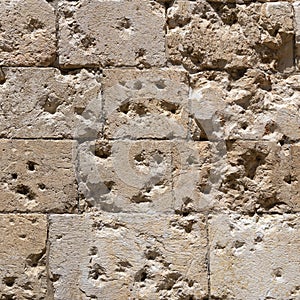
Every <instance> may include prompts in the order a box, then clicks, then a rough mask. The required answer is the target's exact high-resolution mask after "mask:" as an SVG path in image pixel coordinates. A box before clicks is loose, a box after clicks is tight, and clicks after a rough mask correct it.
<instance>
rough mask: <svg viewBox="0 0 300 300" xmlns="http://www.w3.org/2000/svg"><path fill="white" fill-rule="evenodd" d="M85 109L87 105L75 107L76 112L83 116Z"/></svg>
mask: <svg viewBox="0 0 300 300" xmlns="http://www.w3.org/2000/svg"><path fill="white" fill-rule="evenodd" d="M84 110H85V107H75V108H74V112H75V114H77V115H79V116H81V115H82V114H83V112H84Z"/></svg>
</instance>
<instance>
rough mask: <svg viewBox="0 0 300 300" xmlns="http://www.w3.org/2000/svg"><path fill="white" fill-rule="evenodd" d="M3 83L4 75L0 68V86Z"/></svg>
mask: <svg viewBox="0 0 300 300" xmlns="http://www.w3.org/2000/svg"><path fill="white" fill-rule="evenodd" d="M5 81H6V79H5V74H4V72H3V70H2V69H1V68H0V84H4V83H5Z"/></svg>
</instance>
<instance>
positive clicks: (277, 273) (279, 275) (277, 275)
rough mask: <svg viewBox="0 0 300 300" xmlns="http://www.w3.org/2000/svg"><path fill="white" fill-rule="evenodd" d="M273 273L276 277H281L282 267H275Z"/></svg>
mask: <svg viewBox="0 0 300 300" xmlns="http://www.w3.org/2000/svg"><path fill="white" fill-rule="evenodd" d="M274 275H275V276H276V277H282V269H281V268H277V269H275V270H274Z"/></svg>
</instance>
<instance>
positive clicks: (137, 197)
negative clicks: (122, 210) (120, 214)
mask: <svg viewBox="0 0 300 300" xmlns="http://www.w3.org/2000/svg"><path fill="white" fill-rule="evenodd" d="M130 200H131V202H133V203H137V204H139V203H145V202H152V200H151V199H150V198H149V197H148V196H146V195H143V194H142V193H141V192H139V193H138V194H137V195H134V196H133V197H132V198H131V199H130Z"/></svg>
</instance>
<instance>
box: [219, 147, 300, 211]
mask: <svg viewBox="0 0 300 300" xmlns="http://www.w3.org/2000/svg"><path fill="white" fill-rule="evenodd" d="M290 147H291V146H290V145H283V146H281V145H278V144H277V143H272V142H254V141H237V142H228V143H227V150H228V152H227V162H228V168H227V170H226V172H225V174H224V179H223V182H222V185H221V187H220V190H221V191H222V192H223V193H224V197H223V198H222V200H221V201H220V205H221V206H225V207H227V208H229V209H232V210H235V211H240V212H246V213H249V212H250V213H253V212H255V211H258V212H267V211H269V212H280V213H282V212H291V211H294V212H299V208H300V202H299V197H298V196H297V194H296V192H295V189H296V188H297V186H299V182H298V181H297V180H298V177H297V176H296V175H294V173H295V170H293V168H294V167H292V165H293V164H294V162H293V158H292V155H291V150H290ZM297 150H298V149H297V148H296V149H295V148H294V152H296V151H297ZM293 156H294V160H296V161H297V160H298V156H297V154H296V153H294V155H293ZM296 172H298V171H296Z"/></svg>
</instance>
